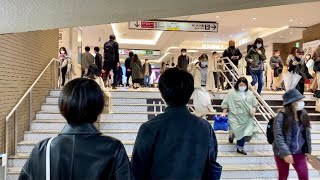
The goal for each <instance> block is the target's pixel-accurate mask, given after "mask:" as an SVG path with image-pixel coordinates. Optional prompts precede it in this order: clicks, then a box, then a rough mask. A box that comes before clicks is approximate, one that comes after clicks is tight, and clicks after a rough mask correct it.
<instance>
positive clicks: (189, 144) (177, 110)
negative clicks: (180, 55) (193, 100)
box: [132, 68, 218, 180]
mask: <svg viewBox="0 0 320 180" xmlns="http://www.w3.org/2000/svg"><path fill="white" fill-rule="evenodd" d="M193 84H194V80H193V77H192V75H191V74H189V73H188V72H185V71H183V70H179V69H177V68H171V69H168V70H166V71H165V72H164V73H163V74H162V75H161V77H160V80H159V89H160V92H161V95H162V97H163V99H164V100H165V102H166V103H167V105H168V108H167V109H166V110H165V113H163V114H160V115H158V116H156V117H155V118H154V119H152V120H150V121H148V122H146V123H144V124H143V125H142V126H141V127H140V129H139V132H138V136H137V139H136V142H135V146H134V149H133V155H132V170H133V173H134V176H135V179H137V180H140V179H141V180H145V179H203V178H205V177H207V175H208V169H207V166H206V165H207V164H206V162H207V160H209V159H210V162H211V163H214V162H216V158H217V153H218V145H217V140H216V137H215V135H214V132H213V130H212V127H211V125H210V124H209V123H208V121H206V120H204V119H201V118H199V117H196V116H194V115H192V114H191V113H190V112H189V110H188V108H187V106H186V104H187V103H188V102H189V99H190V97H191V95H192V93H193V91H194V85H193ZM209 145H210V146H209ZM209 147H210V148H209ZM208 152H209V153H210V154H209V153H208ZM209 156H210V158H209Z"/></svg>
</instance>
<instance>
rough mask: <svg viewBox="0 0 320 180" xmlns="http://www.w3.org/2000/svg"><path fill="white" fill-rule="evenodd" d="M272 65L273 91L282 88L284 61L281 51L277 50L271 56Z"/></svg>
mask: <svg viewBox="0 0 320 180" xmlns="http://www.w3.org/2000/svg"><path fill="white" fill-rule="evenodd" d="M269 63H270V67H271V69H272V87H271V89H272V90H273V91H278V90H281V83H282V70H283V66H284V65H283V62H282V59H281V57H280V51H279V50H277V49H276V50H275V51H274V55H273V56H272V57H271V58H270V62H269Z"/></svg>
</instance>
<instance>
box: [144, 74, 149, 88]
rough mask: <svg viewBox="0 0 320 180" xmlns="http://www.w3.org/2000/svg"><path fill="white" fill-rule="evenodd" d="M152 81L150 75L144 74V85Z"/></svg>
mask: <svg viewBox="0 0 320 180" xmlns="http://www.w3.org/2000/svg"><path fill="white" fill-rule="evenodd" d="M149 83H150V76H147V75H144V86H148V85H149Z"/></svg>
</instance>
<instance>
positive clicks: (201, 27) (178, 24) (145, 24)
mask: <svg viewBox="0 0 320 180" xmlns="http://www.w3.org/2000/svg"><path fill="white" fill-rule="evenodd" d="M218 25H219V24H218V23H217V22H205V21H178V20H172V21H171V20H150V21H136V22H129V29H135V30H159V31H188V32H218Z"/></svg>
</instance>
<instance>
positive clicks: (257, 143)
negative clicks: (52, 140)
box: [17, 139, 320, 153]
mask: <svg viewBox="0 0 320 180" xmlns="http://www.w3.org/2000/svg"><path fill="white" fill-rule="evenodd" d="M38 142H39V141H22V142H20V143H18V147H17V153H30V152H31V151H32V149H33V147H34V146H35V144H37V143H38ZM122 143H123V144H124V146H125V148H126V151H127V152H132V151H133V146H134V141H122ZM218 145H219V146H218V147H219V152H234V151H235V148H236V145H235V144H230V143H229V142H228V140H218ZM312 148H313V150H314V151H320V140H313V142H312ZM245 150H246V151H247V152H255V151H272V146H271V145H270V144H268V143H267V142H266V141H264V140H255V139H254V140H252V141H251V142H250V143H248V144H246V146H245Z"/></svg>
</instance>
